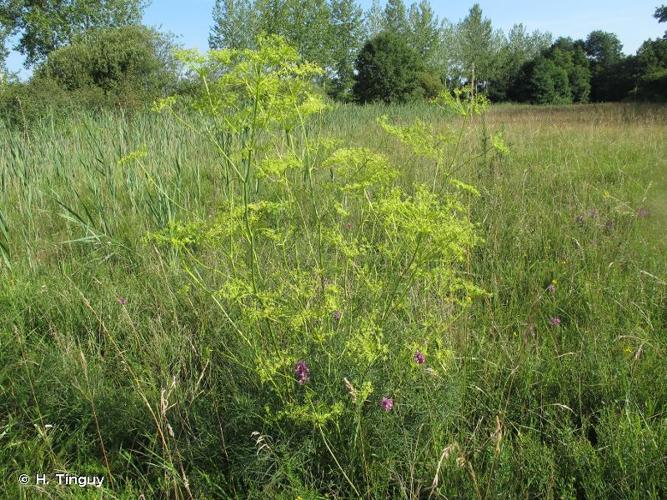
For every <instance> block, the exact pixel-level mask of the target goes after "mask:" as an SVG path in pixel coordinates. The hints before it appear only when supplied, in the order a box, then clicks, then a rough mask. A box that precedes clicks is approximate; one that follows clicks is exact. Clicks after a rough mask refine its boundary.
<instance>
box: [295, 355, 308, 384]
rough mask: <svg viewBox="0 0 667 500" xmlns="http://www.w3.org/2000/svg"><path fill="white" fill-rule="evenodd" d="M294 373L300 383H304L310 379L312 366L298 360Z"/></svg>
mask: <svg viewBox="0 0 667 500" xmlns="http://www.w3.org/2000/svg"><path fill="white" fill-rule="evenodd" d="M294 374H295V375H296V380H297V382H299V384H300V385H303V384H305V383H306V382H308V381H309V380H310V368H308V365H307V364H306V362H305V361H303V360H301V361H299V362H297V364H296V366H295V367H294Z"/></svg>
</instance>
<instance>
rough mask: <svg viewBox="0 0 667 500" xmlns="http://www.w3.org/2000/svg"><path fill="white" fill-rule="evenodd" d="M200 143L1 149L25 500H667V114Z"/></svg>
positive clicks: (6, 479)
mask: <svg viewBox="0 0 667 500" xmlns="http://www.w3.org/2000/svg"><path fill="white" fill-rule="evenodd" d="M383 115H386V116H387V117H388V118H387V119H382V118H381V117H382V116H383ZM197 120H200V118H193V121H190V122H187V123H186V122H185V121H183V120H182V119H181V118H180V117H179V116H178V115H176V114H169V113H161V114H158V113H149V112H146V113H136V114H128V115H119V114H118V113H116V114H113V113H97V114H93V113H83V114H78V115H76V116H72V117H68V118H63V117H57V116H55V117H54V118H53V119H52V120H45V121H44V122H42V123H41V124H39V125H35V126H32V127H30V128H22V127H17V128H16V127H15V128H9V127H5V126H2V125H0V274H1V275H2V280H1V281H0V345H1V347H0V471H1V473H0V481H1V482H2V486H1V488H0V489H2V491H3V492H4V493H3V496H5V497H6V498H33V497H35V496H36V495H37V494H40V493H41V494H43V495H45V496H46V497H48V498H65V497H71V496H76V497H81V498H100V497H102V496H103V497H105V498H106V497H108V498H138V497H140V495H144V497H145V498H214V497H223V498H225V497H249V498H303V499H306V498H323V497H329V498H355V497H364V498H536V497H540V498H541V497H545V498H554V497H560V498H642V499H644V498H664V497H665V496H667V413H666V410H667V383H666V382H667V364H666V363H665V349H666V348H667V335H666V327H667V239H666V234H667V232H666V231H665V227H667V159H666V158H667V108H666V107H664V106H658V105H639V104H613V105H612V104H610V105H577V106H564V107H531V106H514V105H501V106H492V107H491V108H490V109H489V110H488V112H486V113H484V114H476V113H471V114H470V115H469V116H466V117H463V118H462V117H461V116H455V115H454V116H453V115H452V114H451V113H446V112H445V111H444V110H443V108H442V107H438V106H435V105H429V104H418V105H411V106H407V105H406V106H381V105H368V106H364V107H359V106H353V105H335V106H332V107H331V108H329V109H326V110H322V111H318V112H313V114H312V115H311V117H310V121H309V122H308V123H307V124H305V125H304V124H303V123H300V126H296V127H295V128H294V130H295V132H294V133H290V132H286V133H282V132H281V133H276V134H274V135H272V136H270V135H266V136H262V135H261V133H259V136H258V137H259V138H258V139H257V142H256V143H250V144H251V146H248V144H249V142H248V141H251V140H254V139H252V138H251V139H249V138H248V132H247V130H246V131H245V132H243V133H241V134H238V135H236V136H235V135H233V134H225V133H224V132H220V129H215V130H208V129H206V125H204V124H205V123H206V121H205V120H204V119H203V118H202V119H201V122H199V121H197ZM415 120H420V122H417V123H420V124H421V125H418V126H415V128H410V127H411V124H414V123H415ZM299 121H300V120H299ZM192 123H194V124H195V126H193V125H192ZM198 123H202V125H201V126H197V124H198ZM202 130H205V132H202ZM223 130H224V129H223ZM425 130H428V131H431V132H429V133H423V132H424V131H425ZM452 131H453V132H452ZM459 131H460V132H459ZM440 132H441V133H442V134H443V136H442V137H443V143H446V145H445V146H443V147H442V149H438V148H436V149H434V147H435V146H433V144H436V143H437V140H436V141H435V143H434V142H433V140H434V139H437V137H438V136H437V134H438V133H440ZM262 133H263V132H262ZM244 134H245V135H244ZM451 134H453V136H452V135H451ZM451 137H453V140H449V139H447V138H451ZM501 137H502V140H501V139H500V138H501ZM436 145H437V144H436ZM235 155H236V156H235ZM243 165H245V166H246V167H248V168H247V170H245V171H243V170H240V171H238V172H236V168H237V167H236V166H243ZM250 167H253V168H254V170H253V171H251V170H250ZM253 172H254V173H253ZM237 174H238V176H237ZM454 178H455V179H456V181H453V179H454ZM58 472H67V473H72V474H77V475H100V476H104V478H105V482H104V484H103V486H102V488H101V490H102V491H100V489H97V488H79V487H78V486H67V487H61V486H57V485H54V484H49V485H39V484H36V483H35V474H38V473H42V474H48V475H50V476H52V475H53V474H55V473H58ZM20 474H27V475H28V476H29V481H28V484H25V485H23V484H20V482H19V481H18V477H19V475H20Z"/></svg>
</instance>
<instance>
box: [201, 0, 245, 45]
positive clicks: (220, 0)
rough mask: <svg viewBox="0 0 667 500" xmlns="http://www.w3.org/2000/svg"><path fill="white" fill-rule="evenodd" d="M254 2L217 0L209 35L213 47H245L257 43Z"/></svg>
mask: <svg viewBox="0 0 667 500" xmlns="http://www.w3.org/2000/svg"><path fill="white" fill-rule="evenodd" d="M255 13H256V11H255V9H254V8H253V3H252V2H251V1H250V0H215V5H214V7H213V26H212V27H211V32H210V34H209V37H208V45H209V47H211V48H212V49H223V48H227V49H245V48H250V47H253V46H254V45H255V36H256V34H257V28H256V22H257V18H256V15H255Z"/></svg>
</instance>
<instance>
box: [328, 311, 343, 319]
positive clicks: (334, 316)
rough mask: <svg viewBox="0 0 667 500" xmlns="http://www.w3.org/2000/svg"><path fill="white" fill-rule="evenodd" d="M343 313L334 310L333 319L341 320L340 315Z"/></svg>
mask: <svg viewBox="0 0 667 500" xmlns="http://www.w3.org/2000/svg"><path fill="white" fill-rule="evenodd" d="M342 315H343V313H342V312H340V311H334V312H333V313H331V316H333V319H335V320H336V321H340V317H341V316H342Z"/></svg>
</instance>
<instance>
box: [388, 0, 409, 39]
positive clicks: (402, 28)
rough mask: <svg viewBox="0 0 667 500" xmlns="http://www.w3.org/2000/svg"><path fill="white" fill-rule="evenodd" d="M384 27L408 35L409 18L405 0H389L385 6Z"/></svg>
mask: <svg viewBox="0 0 667 500" xmlns="http://www.w3.org/2000/svg"><path fill="white" fill-rule="evenodd" d="M383 28H384V30H385V31H390V32H392V33H396V34H399V35H403V36H407V35H408V32H409V30H408V18H407V14H406V9H405V4H404V3H403V0H387V5H385V7H384V22H383Z"/></svg>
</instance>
